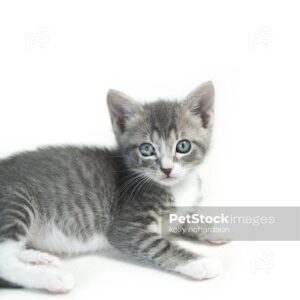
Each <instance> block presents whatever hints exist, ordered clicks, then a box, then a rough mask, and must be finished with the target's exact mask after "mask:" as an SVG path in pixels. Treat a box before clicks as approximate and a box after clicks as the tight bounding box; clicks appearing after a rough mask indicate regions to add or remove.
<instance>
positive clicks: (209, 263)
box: [175, 257, 222, 280]
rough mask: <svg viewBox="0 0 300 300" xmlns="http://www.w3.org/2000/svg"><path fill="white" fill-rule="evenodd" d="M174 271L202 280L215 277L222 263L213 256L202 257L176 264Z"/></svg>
mask: <svg viewBox="0 0 300 300" xmlns="http://www.w3.org/2000/svg"><path fill="white" fill-rule="evenodd" d="M175 271H177V272H179V273H181V274H184V275H186V276H189V277H192V278H194V279H197V280H203V279H210V278H214V277H217V276H218V275H219V274H220V273H221V272H222V265H221V263H220V262H219V261H218V260H216V259H214V258H208V257H204V258H199V259H196V260H193V261H191V262H188V263H187V264H185V265H181V266H178V267H176V269H175Z"/></svg>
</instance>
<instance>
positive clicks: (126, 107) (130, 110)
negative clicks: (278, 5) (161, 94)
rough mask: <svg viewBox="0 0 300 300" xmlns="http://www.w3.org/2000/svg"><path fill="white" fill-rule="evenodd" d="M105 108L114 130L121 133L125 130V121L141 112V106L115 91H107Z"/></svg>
mask: <svg viewBox="0 0 300 300" xmlns="http://www.w3.org/2000/svg"><path fill="white" fill-rule="evenodd" d="M107 106H108V109H109V112H110V116H111V120H112V124H113V127H114V130H115V129H117V130H119V132H121V133H123V132H124V130H125V124H126V120H127V119H128V118H130V117H131V116H132V115H133V114H135V113H136V112H138V111H140V110H141V106H140V105H138V104H137V103H136V102H135V101H134V100H133V99H132V98H131V97H129V96H127V95H125V94H123V93H121V92H119V91H117V90H109V91H108V93H107Z"/></svg>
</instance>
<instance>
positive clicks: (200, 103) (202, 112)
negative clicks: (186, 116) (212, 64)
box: [184, 81, 215, 128]
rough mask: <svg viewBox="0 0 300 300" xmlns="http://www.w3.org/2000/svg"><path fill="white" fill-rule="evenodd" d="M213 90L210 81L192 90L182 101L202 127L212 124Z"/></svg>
mask: <svg viewBox="0 0 300 300" xmlns="http://www.w3.org/2000/svg"><path fill="white" fill-rule="evenodd" d="M214 99H215V89H214V86H213V83H212V82H211V81H207V82H204V83H202V84H201V85H199V86H198V87H197V88H196V89H194V90H193V91H192V92H191V93H190V94H189V95H188V96H187V97H186V99H185V100H184V104H185V106H186V107H187V108H188V109H189V110H190V111H191V112H192V113H193V114H195V115H198V116H199V117H200V118H201V119H202V123H203V127H204V128H208V127H209V125H211V123H212V119H213V112H214Z"/></svg>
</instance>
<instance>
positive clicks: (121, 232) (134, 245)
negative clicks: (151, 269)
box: [107, 218, 221, 280]
mask: <svg viewBox="0 0 300 300" xmlns="http://www.w3.org/2000/svg"><path fill="white" fill-rule="evenodd" d="M147 228H148V226H146V225H145V220H144V219H143V218H139V221H137V222H129V221H125V220H119V221H117V222H115V223H114V224H113V225H112V226H111V228H110V229H109V230H108V232H107V237H108V240H109V242H110V243H111V244H112V245H113V246H114V247H116V248H117V249H119V250H120V251H122V252H123V253H126V254H127V255H130V256H131V257H133V258H135V259H136V260H139V261H142V262H146V263H149V264H152V265H155V266H159V267H161V268H163V269H165V270H169V271H174V272H177V273H181V274H183V275H186V276H188V277H191V278H194V279H197V280H202V279H209V278H213V277H216V276H218V275H219V273H220V271H221V265H220V263H219V261H217V260H215V259H212V258H206V257H201V256H199V255H197V254H195V253H193V252H191V251H189V250H186V249H184V248H182V247H179V246H177V245H175V244H174V243H172V242H171V241H169V240H168V239H166V238H163V237H161V236H160V235H159V234H158V233H157V232H154V231H149V230H148V229H147Z"/></svg>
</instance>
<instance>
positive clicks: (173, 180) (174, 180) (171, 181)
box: [158, 177, 180, 186]
mask: <svg viewBox="0 0 300 300" xmlns="http://www.w3.org/2000/svg"><path fill="white" fill-rule="evenodd" d="M178 181H180V178H179V177H170V178H162V179H159V180H158V182H159V183H160V184H162V185H166V186H172V185H174V184H176V183H177V182H178Z"/></svg>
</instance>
